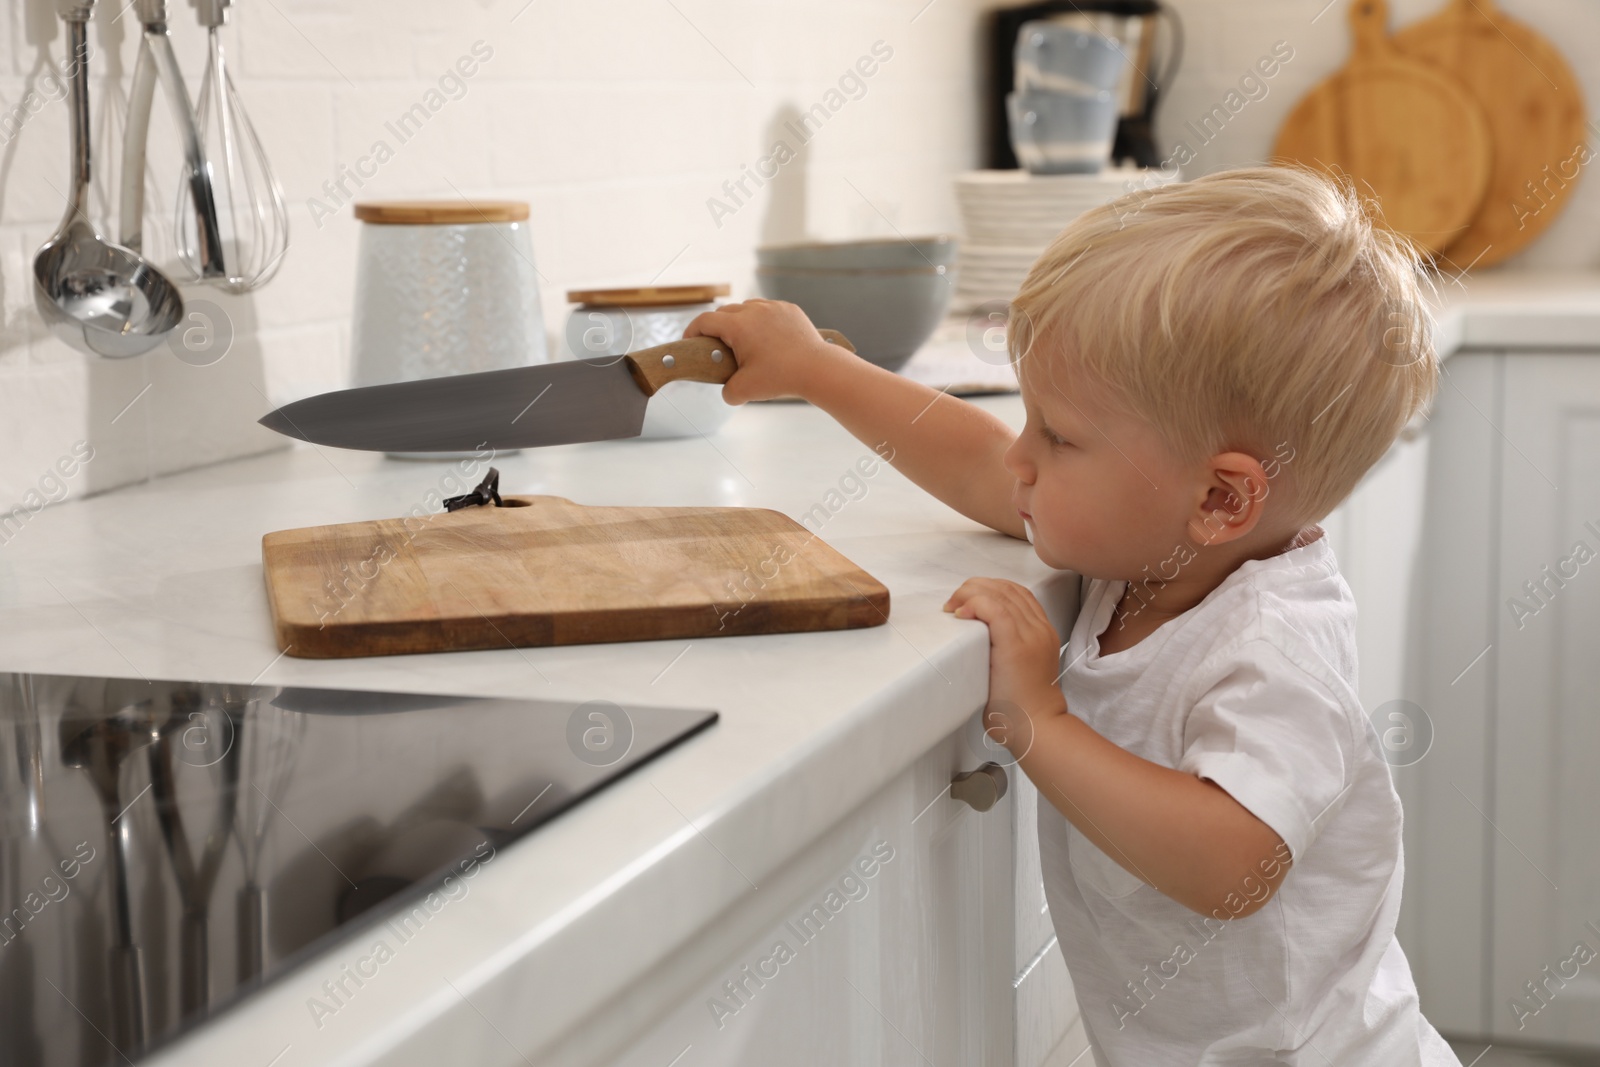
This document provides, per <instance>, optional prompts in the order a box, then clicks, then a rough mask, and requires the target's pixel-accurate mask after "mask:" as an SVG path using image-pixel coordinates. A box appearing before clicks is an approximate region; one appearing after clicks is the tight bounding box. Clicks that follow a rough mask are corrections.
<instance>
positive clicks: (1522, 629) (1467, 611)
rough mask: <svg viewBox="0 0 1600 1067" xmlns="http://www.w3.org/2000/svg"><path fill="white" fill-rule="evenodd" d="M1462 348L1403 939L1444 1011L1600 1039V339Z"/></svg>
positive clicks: (1522, 1036)
mask: <svg viewBox="0 0 1600 1067" xmlns="http://www.w3.org/2000/svg"><path fill="white" fill-rule="evenodd" d="M1446 369H1447V372H1448V373H1447V377H1446V383H1445V384H1444V385H1443V387H1442V389H1441V394H1440V398H1439V403H1438V405H1437V408H1436V413H1435V415H1434V417H1433V420H1432V430H1431V436H1432V438H1433V441H1432V445H1431V448H1432V462H1431V463H1430V466H1429V472H1428V482H1427V495H1426V512H1427V522H1426V528H1425V532H1424V537H1425V540H1426V543H1427V544H1428V546H1429V551H1428V554H1427V557H1426V559H1425V561H1424V563H1423V566H1422V567H1421V568H1420V573H1419V579H1420V582H1421V586H1420V597H1419V604H1420V607H1419V610H1418V611H1417V612H1416V613H1415V615H1414V618H1413V624H1414V625H1413V628H1412V630H1411V635H1412V637H1413V638H1414V641H1415V644H1414V647H1415V648H1416V650H1417V655H1416V657H1415V659H1414V662H1413V664H1412V669H1411V670H1409V671H1408V683H1407V686H1408V690H1409V693H1408V695H1409V696H1410V698H1411V699H1414V700H1415V701H1416V702H1417V703H1418V704H1419V705H1420V706H1421V707H1422V708H1423V709H1424V711H1425V712H1426V714H1427V716H1428V718H1429V719H1430V720H1431V723H1432V729H1433V742H1432V748H1431V750H1430V751H1429V752H1428V754H1427V756H1426V758H1424V759H1423V760H1421V761H1420V762H1419V763H1417V764H1416V765H1415V766H1414V767H1410V768H1404V769H1401V770H1400V771H1398V772H1397V778H1408V779H1410V784H1411V785H1412V786H1414V789H1415V796H1414V798H1412V799H1408V802H1407V807H1406V849H1407V880H1406V894H1407V905H1406V914H1405V915H1404V916H1403V921H1404V923H1405V924H1406V925H1405V928H1406V929H1407V930H1409V932H1410V938H1409V941H1408V940H1407V938H1406V937H1404V936H1403V937H1402V943H1403V944H1405V946H1406V948H1407V951H1408V955H1409V956H1410V958H1411V962H1412V966H1413V972H1414V973H1415V975H1416V977H1417V984H1418V989H1419V992H1420V993H1421V997H1422V1006H1423V1009H1424V1011H1425V1012H1427V1014H1428V1016H1429V1018H1430V1019H1431V1020H1432V1021H1433V1023H1434V1024H1435V1025H1436V1026H1437V1027H1438V1028H1439V1029H1440V1030H1442V1031H1445V1032H1448V1033H1452V1034H1456V1035H1461V1036H1469V1035H1470V1036H1474V1037H1480V1038H1483V1039H1485V1040H1501V1041H1515V1042H1519V1043H1528V1044H1566V1045H1600V956H1595V955H1592V954H1593V953H1600V930H1597V929H1596V927H1600V829H1597V823H1596V819H1595V815H1596V811H1597V809H1600V778H1597V776H1596V774H1595V772H1594V761H1595V759H1596V758H1597V756H1600V715H1597V712H1600V697H1597V696H1596V693H1597V691H1600V657H1597V656H1596V655H1595V653H1594V650H1595V636H1594V635H1595V633H1596V631H1597V628H1600V352H1597V351H1591V350H1572V351H1552V352H1526V351H1518V352H1511V353H1506V352H1470V353H1461V354H1458V355H1456V356H1454V357H1452V358H1451V359H1450V360H1449V361H1448V362H1447V364H1446ZM1424 902H1425V905H1424ZM1590 923H1594V924H1595V925H1594V926H1591V925H1589V924H1590ZM1580 944H1581V945H1582V946H1584V949H1583V950H1580V949H1579V946H1580ZM1517 1004H1520V1005H1521V1006H1522V1007H1521V1009H1520V1010H1519V1009H1518V1008H1517V1007H1515V1005H1517Z"/></svg>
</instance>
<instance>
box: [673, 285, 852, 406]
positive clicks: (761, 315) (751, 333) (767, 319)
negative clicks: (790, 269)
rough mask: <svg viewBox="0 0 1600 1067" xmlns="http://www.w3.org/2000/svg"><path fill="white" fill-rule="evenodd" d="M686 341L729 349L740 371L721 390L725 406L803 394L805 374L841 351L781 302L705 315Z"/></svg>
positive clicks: (685, 333)
mask: <svg viewBox="0 0 1600 1067" xmlns="http://www.w3.org/2000/svg"><path fill="white" fill-rule="evenodd" d="M683 336H685V337H715V338H717V339H718V340H721V341H725V342H727V344H728V347H729V348H731V349H733V353H734V359H735V360H736V361H737V362H738V364H739V367H738V369H737V370H735V371H734V372H733V377H731V378H729V379H728V381H727V382H726V383H725V384H724V385H723V387H722V399H723V402H724V403H728V404H733V405H739V404H744V403H746V402H748V401H751V400H771V399H773V398H775V397H784V396H797V397H804V396H805V395H806V387H807V382H808V381H809V380H810V376H811V375H812V374H813V373H815V372H816V370H817V369H818V367H819V366H820V365H821V364H822V363H823V362H824V361H826V360H828V359H831V358H833V357H835V356H837V355H838V354H839V353H840V352H842V351H843V350H842V349H840V348H839V347H838V346H836V345H831V344H829V343H828V342H827V341H824V340H823V339H822V335H821V334H820V333H818V332H817V328H816V327H815V326H813V325H812V324H811V320H810V319H808V318H806V313H805V312H804V311H801V310H800V308H799V307H798V306H797V305H795V304H790V303H787V302H785V301H781V300H759V299H757V300H746V301H744V302H743V303H739V304H723V305H722V306H721V307H719V308H717V309H716V310H715V311H707V312H704V313H702V314H700V315H698V316H696V318H695V319H694V321H693V322H691V323H689V325H688V326H687V327H686V328H685V329H684V331H683Z"/></svg>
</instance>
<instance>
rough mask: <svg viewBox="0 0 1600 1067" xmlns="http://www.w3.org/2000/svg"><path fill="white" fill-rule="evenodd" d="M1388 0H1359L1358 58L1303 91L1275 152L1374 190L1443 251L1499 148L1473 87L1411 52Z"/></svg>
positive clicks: (1465, 220) (1390, 223)
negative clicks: (1392, 26) (1394, 27)
mask: <svg viewBox="0 0 1600 1067" xmlns="http://www.w3.org/2000/svg"><path fill="white" fill-rule="evenodd" d="M1388 22H1389V7H1388V4H1387V3H1386V2H1385V0H1354V2H1353V3H1352V4H1351V6H1350V27H1351V33H1352V41H1351V53H1350V60H1349V62H1348V64H1347V65H1346V66H1345V67H1344V69H1342V70H1340V71H1338V72H1336V73H1334V74H1333V75H1331V76H1330V77H1328V78H1327V79H1325V80H1324V81H1323V82H1322V83H1321V84H1319V85H1318V86H1317V87H1316V88H1315V89H1313V90H1311V92H1310V93H1308V94H1307V95H1306V97H1305V98H1304V99H1302V100H1301V101H1300V102H1299V103H1298V104H1297V105H1295V108H1294V110H1293V111H1291V112H1290V113H1289V117H1288V119H1287V120H1285V122H1284V124H1283V128H1282V129H1281V130H1279V131H1278V140H1277V144H1276V145H1274V147H1273V150H1272V154H1273V157H1274V159H1277V160H1290V161H1293V162H1297V163H1303V164H1305V165H1307V166H1309V167H1314V168H1316V169H1319V170H1322V171H1323V172H1325V173H1327V174H1331V175H1348V176H1349V177H1350V178H1351V179H1353V181H1354V182H1355V185H1356V188H1357V189H1358V190H1360V191H1361V192H1363V193H1366V192H1367V191H1368V189H1369V187H1370V191H1371V193H1372V194H1373V195H1375V196H1376V197H1377V198H1378V202H1379V205H1380V206H1381V208H1382V217H1381V221H1382V223H1383V224H1384V225H1385V226H1387V227H1388V228H1389V229H1391V230H1393V231H1394V232H1396V233H1399V234H1402V235H1404V236H1406V237H1408V238H1410V239H1411V241H1412V242H1413V243H1414V244H1415V245H1416V246H1417V248H1418V250H1419V251H1421V252H1423V253H1424V254H1427V255H1433V254H1435V253H1437V252H1439V251H1440V250H1441V249H1443V248H1445V247H1446V246H1447V245H1449V244H1450V243H1451V242H1452V241H1454V240H1455V239H1456V238H1457V237H1458V236H1459V235H1460V234H1461V233H1463V232H1464V231H1465V230H1466V228H1467V226H1468V224H1469V223H1470V222H1471V221H1472V219H1473V217H1474V216H1475V215H1476V213H1477V211H1478V208H1479V205H1481V204H1482V203H1483V199H1484V194H1485V193H1486V192H1487V191H1488V188H1489V175H1490V170H1491V167H1492V164H1493V158H1492V157H1493V149H1492V145H1491V141H1490V135H1489V125H1488V121H1487V120H1486V119H1485V117H1484V114H1483V109H1482V108H1481V107H1479V106H1478V103H1477V101H1476V100H1475V99H1474V98H1473V96H1472V94H1471V93H1469V92H1468V91H1467V89H1466V88H1465V87H1463V86H1462V85H1461V84H1459V83H1458V82H1456V81H1455V80H1454V79H1453V78H1451V77H1450V76H1449V75H1447V74H1445V73H1443V72H1441V71H1439V70H1436V69H1434V68H1433V67H1432V66H1430V65H1429V64H1426V63H1424V62H1422V61H1420V60H1416V59H1412V58H1410V57H1408V56H1406V55H1404V54H1403V53H1401V52H1400V51H1399V50H1398V49H1397V48H1396V47H1395V46H1394V43H1393V42H1392V41H1391V40H1390V38H1389V36H1388Z"/></svg>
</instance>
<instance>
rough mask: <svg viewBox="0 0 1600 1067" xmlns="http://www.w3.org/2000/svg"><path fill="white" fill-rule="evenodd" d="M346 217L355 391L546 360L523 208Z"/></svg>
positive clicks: (421, 208)
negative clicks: (354, 251)
mask: <svg viewBox="0 0 1600 1067" xmlns="http://www.w3.org/2000/svg"><path fill="white" fill-rule="evenodd" d="M355 216H356V218H357V219H358V220H360V221H361V222H362V223H363V225H362V227H361V237H360V247H359V252H358V257H357V266H356V297H355V311H354V316H353V318H352V322H351V330H350V351H351V362H352V364H353V378H354V384H356V385H381V384H384V383H387V382H402V381H414V380H416V379H418V378H439V377H443V376H446V375H455V374H470V373H473V372H476V371H490V370H503V369H505V368H508V367H525V366H528V365H530V364H535V363H547V362H549V359H550V353H549V347H548V344H547V342H546V340H545V332H544V315H543V313H542V312H541V310H540V306H539V286H538V271H537V269H536V268H535V267H534V260H533V242H532V240H531V239H530V238H529V236H528V221H527V220H528V205H527V204H526V203H521V202H517V201H468V200H406V201H382V202H369V203H359V204H356V205H355ZM389 455H391V456H396V457H400V458H425V459H446V458H465V457H466V456H468V455H471V453H461V454H456V453H449V454H447V453H440V452H432V453H417V454H415V456H414V457H413V455H412V454H411V453H396V452H391V453H389Z"/></svg>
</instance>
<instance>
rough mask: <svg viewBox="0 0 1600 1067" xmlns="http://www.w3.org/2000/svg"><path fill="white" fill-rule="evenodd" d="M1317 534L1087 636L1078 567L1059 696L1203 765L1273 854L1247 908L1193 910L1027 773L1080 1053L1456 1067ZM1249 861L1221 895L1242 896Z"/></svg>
mask: <svg viewBox="0 0 1600 1067" xmlns="http://www.w3.org/2000/svg"><path fill="white" fill-rule="evenodd" d="M1315 533H1316V534H1317V536H1316V539H1315V540H1313V541H1312V542H1310V543H1309V544H1305V545H1301V546H1300V547H1298V548H1294V549H1291V550H1290V551H1288V552H1284V553H1282V554H1280V555H1277V556H1273V557H1270V558H1268V559H1261V560H1247V561H1246V562H1245V563H1244V564H1242V565H1241V566H1240V567H1239V568H1238V569H1237V570H1235V571H1234V572H1233V573H1231V574H1229V575H1228V576H1227V577H1226V578H1225V579H1224V580H1223V581H1222V583H1221V584H1220V585H1218V586H1217V587H1216V588H1215V589H1213V590H1212V591H1211V592H1210V593H1209V594H1207V595H1206V597H1205V599H1204V600H1202V601H1201V602H1200V603H1199V604H1197V605H1195V606H1194V607H1193V608H1191V609H1190V610H1188V611H1186V612H1184V613H1183V614H1182V615H1179V616H1177V617H1176V618H1173V619H1169V620H1168V621H1167V622H1165V623H1163V624H1162V625H1161V626H1160V627H1159V628H1158V629H1156V630H1155V631H1154V632H1152V633H1150V634H1149V635H1148V636H1146V637H1145V638H1144V639H1143V640H1142V641H1140V642H1139V643H1138V644H1136V645H1133V646H1132V647H1130V648H1126V649H1123V650H1122V651H1120V652H1115V653H1112V654H1110V655H1106V656H1102V655H1100V648H1099V635H1100V634H1101V632H1102V631H1104V630H1106V629H1107V627H1108V625H1109V624H1110V622H1111V617H1112V613H1113V611H1114V610H1115V608H1116V605H1117V602H1118V601H1119V600H1120V599H1121V597H1122V595H1123V592H1124V590H1125V589H1126V587H1127V583H1126V582H1125V581H1120V580H1117V581H1108V580H1104V579H1087V580H1085V582H1084V587H1085V595H1084V603H1083V608H1082V610H1081V611H1080V612H1079V615H1078V619H1077V622H1076V624H1075V625H1074V626H1073V628H1072V633H1071V636H1070V638H1069V640H1068V642H1067V646H1066V648H1065V650H1064V651H1063V657H1064V659H1065V661H1066V663H1067V664H1068V667H1067V670H1066V672H1065V673H1064V675H1063V676H1062V681H1061V687H1062V690H1063V692H1064V693H1065V695H1066V698H1067V706H1068V710H1069V711H1070V712H1071V713H1072V714H1073V715H1076V716H1078V717H1079V718H1080V719H1083V720H1084V721H1085V722H1086V723H1088V724H1089V725H1090V726H1091V727H1093V728H1094V730H1095V731H1096V732H1097V733H1099V734H1101V735H1102V736H1104V737H1106V738H1108V739H1109V740H1111V741H1113V742H1115V743H1116V744H1117V745H1119V746H1120V747H1122V748H1124V749H1127V750H1128V751H1130V752H1132V753H1134V754H1135V755H1138V756H1142V757H1143V758H1145V759H1148V760H1150V761H1152V762H1154V763H1159V764H1161V765H1162V766H1164V767H1175V768H1177V769H1178V770H1182V771H1187V772H1190V773H1193V774H1196V775H1198V776H1200V777H1202V778H1207V779H1210V780H1211V781H1213V782H1215V783H1216V784H1217V785H1219V786H1221V787H1222V788H1223V789H1224V790H1226V791H1227V792H1228V793H1229V794H1230V795H1231V796H1232V797H1233V798H1234V799H1235V800H1237V801H1238V802H1239V803H1240V804H1242V805H1244V806H1245V807H1246V808H1248V809H1249V810H1250V811H1251V812H1252V813H1253V814H1255V815H1256V816H1257V817H1258V818H1259V819H1261V820H1262V821H1263V822H1265V823H1266V824H1267V825H1268V826H1270V827H1271V828H1272V829H1273V830H1274V831H1276V832H1277V833H1278V835H1279V836H1280V837H1282V838H1283V841H1284V843H1285V845H1286V846H1287V848H1288V850H1289V855H1290V856H1292V858H1293V865H1292V866H1291V868H1290V870H1289V873H1288V874H1287V875H1286V876H1285V877H1284V880H1283V882H1282V883H1281V884H1280V886H1279V888H1278V890H1277V892H1276V893H1275V894H1274V895H1273V896H1272V898H1271V900H1269V901H1268V902H1267V904H1266V905H1265V906H1264V907H1262V908H1261V909H1260V910H1258V911H1256V912H1255V913H1254V914H1252V915H1249V916H1247V917H1245V918H1242V919H1227V920H1219V919H1215V918H1210V917H1206V916H1202V915H1200V914H1199V913H1197V912H1194V911H1191V910H1190V909H1189V908H1187V907H1185V906H1184V905H1182V904H1179V903H1178V902H1177V901H1175V900H1173V899H1171V898H1170V897H1167V896H1164V895H1162V894H1161V893H1160V892H1159V891H1157V890H1156V889H1154V888H1153V887H1151V886H1149V885H1147V884H1146V883H1145V882H1143V881H1142V880H1141V879H1140V878H1138V877H1137V876H1136V875H1134V874H1132V873H1130V872H1129V871H1127V870H1124V869H1123V867H1122V866H1120V865H1119V864H1118V863H1117V862H1116V860H1114V859H1112V858H1111V857H1110V856H1108V855H1106V854H1105V853H1104V852H1102V851H1101V850H1100V849H1099V848H1098V847H1097V846H1096V845H1095V844H1094V843H1093V842H1091V841H1090V840H1089V839H1088V838H1087V837H1085V836H1084V835H1083V834H1082V833H1080V832H1079V831H1078V829H1077V828H1076V827H1074V826H1073V825H1072V824H1071V823H1069V822H1068V821H1067V820H1066V818H1065V817H1064V816H1063V815H1062V814H1061V813H1060V812H1059V811H1058V810H1057V809H1056V808H1055V807H1054V805H1053V804H1051V803H1049V802H1048V801H1049V800H1050V795H1049V793H1048V791H1047V790H1045V789H1041V798H1040V801H1039V812H1038V816H1039V848H1040V854H1041V859H1042V861H1043V870H1044V886H1045V898H1046V900H1047V902H1048V904H1049V907H1050V915H1051V919H1052V920H1053V922H1054V924H1055V929H1056V934H1057V937H1058V939H1059V942H1060V945H1061V951H1062V953H1063V955H1064V956H1065V957H1066V962H1067V969H1068V971H1069V972H1070V973H1071V976H1072V981H1073V986H1074V988H1075V990H1076V992H1077V998H1078V1003H1079V1006H1080V1008H1081V1009H1082V1012H1083V1017H1084V1023H1085V1028H1086V1030H1087V1031H1088V1033H1089V1038H1090V1042H1091V1047H1092V1048H1093V1050H1094V1056H1095V1062H1096V1064H1097V1065H1099V1067H1163V1065H1167V1064H1171V1065H1173V1067H1177V1065H1182V1067H1194V1065H1196V1064H1203V1065H1212V1064H1228V1065H1245V1064H1252V1065H1253V1064H1267V1063H1286V1064H1297V1065H1301V1064H1303V1065H1306V1067H1329V1065H1336V1067H1345V1065H1358V1064H1359V1065H1361V1067H1435V1065H1449V1067H1460V1060H1459V1059H1458V1058H1457V1057H1456V1056H1455V1054H1454V1053H1453V1052H1452V1051H1451V1050H1450V1047H1449V1046H1448V1045H1447V1044H1445V1042H1444V1039H1443V1038H1441V1037H1440V1036H1439V1034H1438V1032H1437V1031H1436V1030H1434V1028H1433V1027H1432V1025H1430V1024H1429V1023H1428V1021H1427V1020H1426V1019H1425V1018H1424V1017H1423V1016H1422V1014H1421V1011H1420V1010H1419V1006H1418V1001H1417V991H1416V986H1415V985H1414V984H1413V982H1412V978H1411V969H1410V966H1409V965H1408V964H1407V962H1406V958H1405V954H1404V953H1403V952H1402V951H1401V949H1400V943H1399V942H1398V941H1397V940H1395V936H1394V927H1395V918H1396V916H1397V915H1398V914H1399V910H1400V888H1401V884H1402V881H1403V877H1402V876H1403V872H1404V869H1405V868H1404V858H1403V854H1402V851H1401V844H1400V818H1401V814H1400V798H1399V796H1398V794H1396V792H1395V790H1394V785H1393V782H1392V781H1391V779H1390V775H1389V768H1388V765H1387V764H1386V763H1385V762H1384V761H1383V759H1382V758H1381V757H1380V755H1379V749H1378V747H1377V746H1378V742H1377V738H1376V734H1375V733H1373V730H1372V727H1371V725H1370V724H1369V722H1368V720H1367V717H1366V715H1365V713H1364V712H1363V711H1362V708H1361V702H1360V700H1359V699H1358V697H1357V692H1356V653H1355V614H1356V608H1355V600H1354V598H1352V596H1351V595H1350V587H1349V586H1348V585H1346V584H1345V581H1344V578H1343V577H1342V576H1341V575H1340V574H1339V567H1338V562H1337V561H1336V560H1335V558H1334V555H1333V550H1332V548H1331V547H1330V546H1329V544H1328V539H1327V536H1326V535H1325V534H1324V533H1323V532H1322V530H1321V528H1320V527H1319V528H1317V529H1316V530H1315ZM1280 858H1281V857H1280ZM1262 859H1263V860H1268V859H1269V857H1262ZM1268 870H1269V871H1270V867H1269V868H1268ZM1248 874H1249V872H1246V871H1241V872H1240V886H1239V890H1238V892H1239V896H1240V897H1241V898H1244V897H1246V896H1248V895H1249V893H1251V892H1255V893H1257V894H1258V895H1259V891H1260V889H1259V882H1257V883H1250V882H1249V881H1248V880H1247V876H1248ZM1235 906H1237V905H1235Z"/></svg>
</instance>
